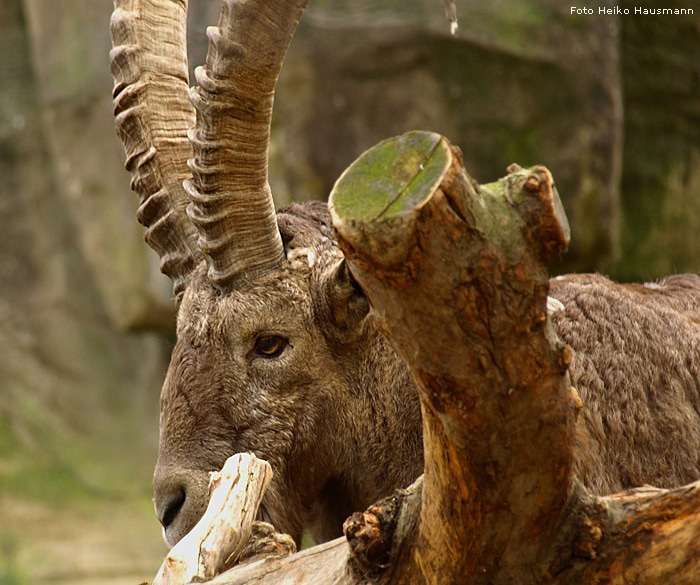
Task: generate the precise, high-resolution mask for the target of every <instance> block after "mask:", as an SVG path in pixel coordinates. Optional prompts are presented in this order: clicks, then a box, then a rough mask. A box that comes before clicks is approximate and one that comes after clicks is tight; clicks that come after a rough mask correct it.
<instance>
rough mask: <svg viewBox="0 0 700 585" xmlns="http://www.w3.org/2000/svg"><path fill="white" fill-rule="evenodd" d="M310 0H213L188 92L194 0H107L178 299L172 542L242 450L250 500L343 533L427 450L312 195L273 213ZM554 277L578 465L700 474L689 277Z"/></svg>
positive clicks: (602, 472)
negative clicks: (262, 490)
mask: <svg viewBox="0 0 700 585" xmlns="http://www.w3.org/2000/svg"><path fill="white" fill-rule="evenodd" d="M305 4H306V0H275V1H274V2H270V1H269V0H268V1H267V2H264V1H262V0H261V1H258V2H256V1H254V0H224V2H223V10H222V16H221V20H220V22H219V26H218V27H217V28H211V29H210V30H209V31H208V34H209V38H210V41H211V44H210V48H209V55H208V57H207V65H206V67H205V68H199V69H198V70H197V82H198V83H199V87H198V88H196V89H193V90H192V91H191V92H190V98H191V102H192V103H193V104H194V108H193V107H192V106H191V105H190V100H189V99H188V80H187V64H186V41H185V21H186V11H187V4H186V1H185V0H116V6H117V8H116V10H115V12H114V15H113V18H112V34H113V41H114V45H115V48H114V49H113V51H112V54H111V59H112V71H113V74H114V77H115V90H114V95H115V112H116V117H117V122H116V124H117V131H118V133H119V135H120V137H121V138H122V140H123V141H124V144H125V149H126V153H127V165H126V166H127V168H128V169H129V170H130V171H131V172H132V177H133V178H132V187H133V188H134V189H135V190H136V191H137V193H138V195H139V198H140V207H139V213H138V217H139V220H140V221H141V222H142V223H143V224H144V225H145V226H146V227H147V231H146V240H147V242H148V243H149V244H150V245H151V246H152V247H153V248H154V249H155V250H156V251H157V252H158V253H159V254H160V256H161V270H162V271H163V272H164V273H165V274H167V275H168V276H169V277H170V278H171V279H172V280H173V284H174V292H175V296H176V298H177V300H178V303H179V313H178V323H177V336H178V340H177V344H176V346H175V349H174V351H173V354H172V359H171V363H170V367H169V370H168V374H167V377H166V380H165V384H164V386H163V390H162V394H161V420H160V446H159V456H158V464H157V467H156V473H155V478H154V488H155V499H156V511H157V514H158V517H159V519H160V521H161V522H162V524H163V526H164V530H165V536H166V540H167V541H168V543H170V544H171V545H172V544H174V543H175V542H177V541H178V540H179V539H180V538H181V537H182V536H183V535H184V534H185V533H186V532H188V531H189V529H190V528H192V526H194V524H195V523H196V522H197V520H198V519H199V517H200V516H201V514H202V511H203V510H204V508H205V506H206V503H207V498H208V494H207V481H208V473H209V472H211V471H214V470H217V469H219V468H220V467H221V466H222V464H223V463H224V461H225V460H226V459H227V458H228V457H229V456H230V455H232V454H234V453H236V452H241V451H252V452H254V453H255V454H256V455H258V456H259V457H262V458H264V459H267V460H268V461H269V462H270V464H271V465H272V467H273V470H274V473H275V475H274V478H273V481H272V484H271V485H270V488H269V490H268V492H267V494H266V496H265V499H264V501H263V505H262V508H261V516H262V518H263V519H265V520H268V521H270V522H272V523H273V524H274V525H275V527H276V528H277V530H279V531H283V532H287V533H289V534H291V535H292V536H293V537H294V538H295V539H296V540H297V542H299V540H300V538H301V534H302V530H303V529H304V527H305V526H309V527H310V529H311V532H312V535H313V536H314V537H315V538H316V539H317V540H325V539H328V538H331V537H333V536H336V535H339V534H340V531H341V525H342V521H343V520H344V519H345V517H346V516H348V515H349V514H350V513H351V512H353V511H355V510H360V509H364V508H365V507H366V506H367V505H369V504H370V503H371V502H372V501H374V500H376V499H378V498H380V497H381V496H384V495H387V494H389V493H391V492H392V491H393V490H394V489H396V488H397V487H402V486H405V485H408V484H409V483H410V482H411V481H412V480H413V479H415V478H416V476H417V475H419V474H420V473H421V471H422V467H423V460H422V438H421V423H420V409H419V403H418V398H417V391H416V388H415V386H414V385H413V382H412V380H411V379H410V377H409V375H408V374H407V371H406V369H405V368H404V366H403V365H402V363H401V362H400V360H399V359H398V358H397V357H396V355H395V354H394V352H393V351H392V349H391V348H390V347H389V346H388V344H387V342H386V340H385V339H384V338H383V337H382V335H381V334H380V333H379V332H378V331H377V330H376V327H375V326H374V323H373V319H372V315H371V312H369V309H368V304H367V301H366V299H365V298H364V296H363V294H362V291H360V290H359V289H358V288H357V286H356V284H355V283H354V282H353V279H352V277H351V275H350V274H349V272H348V269H347V267H346V265H345V262H344V260H343V257H342V254H341V252H340V251H339V249H338V246H337V244H336V242H335V241H334V239H333V236H332V232H331V227H330V219H329V214H328V210H327V208H326V206H325V204H323V203H311V204H307V205H304V206H302V205H294V206H292V207H291V208H289V209H287V210H283V211H281V212H280V213H279V214H277V215H275V213H274V206H273V202H272V198H271V195H270V191H269V187H268V184H267V159H268V154H267V150H268V142H269V131H270V117H271V111H272V96H273V93H274V87H275V82H276V79H277V75H278V73H279V70H280V67H281V64H282V59H283V57H284V54H285V51H286V48H287V45H288V43H289V41H290V40H291V38H292V35H293V33H294V29H295V27H296V25H297V23H298V21H299V19H300V17H301V14H302V12H303V9H304V7H305ZM195 118H196V124H195ZM193 125H194V129H192V130H190V131H189V134H188V129H189V128H191V127H192V126H193ZM188 159H191V160H190V162H189V166H188V162H187V161H188ZM185 210H187V211H185ZM552 290H553V296H555V297H556V298H558V299H559V300H560V301H561V302H562V304H563V307H564V309H563V310H561V311H558V312H557V313H556V314H554V315H553V317H552V319H553V322H554V325H555V327H556V329H557V331H558V333H559V334H560V336H561V337H562V338H563V340H564V341H565V342H567V343H569V344H570V345H571V346H572V347H573V348H574V349H575V350H576V352H577V353H576V355H575V356H574V361H573V362H572V364H571V369H572V382H573V383H574V385H575V386H576V387H577V388H578V391H579V394H580V396H581V400H582V404H583V412H582V416H581V417H580V418H579V424H578V427H577V440H578V442H579V445H578V450H577V458H576V463H575V467H576V473H577V474H578V476H579V478H581V480H582V481H583V482H584V483H585V484H586V485H587V486H588V487H589V488H591V489H592V490H593V491H596V492H598V493H602V492H607V491H613V490H619V489H622V488H624V487H629V486H631V485H639V484H642V483H654V484H656V485H663V486H672V485H678V484H684V483H687V482H688V481H690V480H692V479H695V478H697V477H698V476H700V456H699V454H700V414H699V413H700V399H699V396H700V390H699V388H698V386H699V384H700V357H699V356H698V351H697V348H698V347H700V333H699V332H698V323H700V279H698V278H697V277H695V276H686V277H677V278H676V279H669V280H668V282H666V283H663V284H660V285H655V286H651V287H644V286H636V287H635V286H630V287H625V286H622V285H616V284H614V283H611V282H610V281H608V280H606V279H604V278H602V277H599V276H595V275H593V276H581V277H570V278H566V279H562V280H556V281H554V282H553V284H552Z"/></svg>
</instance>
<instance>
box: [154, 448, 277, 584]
mask: <svg viewBox="0 0 700 585" xmlns="http://www.w3.org/2000/svg"><path fill="white" fill-rule="evenodd" d="M271 479H272V469H271V468H270V465H269V464H268V463H267V462H266V461H263V460H261V459H258V458H257V457H255V455H253V454H252V453H239V454H237V455H233V456H232V457H229V458H228V459H227V460H226V463H225V464H224V467H223V468H222V470H221V471H220V472H215V473H212V475H211V479H210V480H209V490H210V499H209V505H208V507H207V510H206V512H205V513H204V516H202V518H201V519H200V521H199V522H198V523H197V524H196V526H195V527H194V528H193V529H192V530H191V531H190V532H189V533H188V534H187V535H186V536H185V537H184V538H183V539H182V540H181V541H180V542H178V543H177V544H176V545H175V546H174V547H173V548H172V549H171V550H170V553H169V554H168V556H167V557H166V558H165V561H163V565H162V566H161V568H160V571H159V572H158V575H157V576H156V578H155V580H154V581H153V585H181V584H184V583H189V582H190V581H195V580H199V581H203V580H206V579H211V578H212V577H214V575H216V574H218V573H220V572H221V571H222V570H224V569H225V568H226V567H227V566H231V565H232V564H233V563H235V562H236V561H237V560H238V557H239V555H240V553H241V551H243V549H244V547H245V546H246V545H247V544H248V540H249V538H250V535H251V531H252V525H253V521H254V520H255V516H256V514H257V513H258V507H259V506H260V502H261V500H262V497H263V495H264V493H265V490H266V489H267V486H268V485H269V483H270V480H271Z"/></svg>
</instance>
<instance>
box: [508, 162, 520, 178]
mask: <svg viewBox="0 0 700 585" xmlns="http://www.w3.org/2000/svg"><path fill="white" fill-rule="evenodd" d="M522 170H523V167H521V166H520V165H519V164H517V163H512V164H510V165H508V168H506V174H507V175H512V174H513V173H517V172H518V171H522Z"/></svg>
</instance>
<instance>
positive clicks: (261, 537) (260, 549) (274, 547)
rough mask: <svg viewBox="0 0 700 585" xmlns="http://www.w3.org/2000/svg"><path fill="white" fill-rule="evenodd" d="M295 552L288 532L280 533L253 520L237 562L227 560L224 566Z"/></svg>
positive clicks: (270, 525)
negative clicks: (248, 537) (248, 538)
mask: <svg viewBox="0 0 700 585" xmlns="http://www.w3.org/2000/svg"><path fill="white" fill-rule="evenodd" d="M295 552H297V546H296V544H295V543H294V539H293V538H292V537H291V536H289V534H281V533H279V532H277V531H276V530H275V528H274V526H272V524H269V523H267V522H259V521H256V522H253V525H252V527H251V535H250V540H249V541H248V544H246V546H245V548H244V549H243V551H242V552H241V554H240V557H239V558H238V562H237V563H233V562H230V561H232V559H229V560H228V561H227V564H226V565H225V567H226V568H229V567H230V566H233V564H239V565H242V564H248V563H251V562H253V561H256V560H258V559H260V558H269V557H276V558H279V557H286V556H288V555H291V554H294V553H295Z"/></svg>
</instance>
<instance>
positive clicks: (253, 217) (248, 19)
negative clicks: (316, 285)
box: [185, 0, 308, 290]
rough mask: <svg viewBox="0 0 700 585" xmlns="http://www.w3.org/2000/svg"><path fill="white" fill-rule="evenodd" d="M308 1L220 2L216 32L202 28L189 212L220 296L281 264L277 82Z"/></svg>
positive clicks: (194, 94) (194, 97)
mask: <svg viewBox="0 0 700 585" xmlns="http://www.w3.org/2000/svg"><path fill="white" fill-rule="evenodd" d="M307 2H308V0H275V1H274V2H270V1H268V2H263V1H254V0H224V1H223V2H222V12H221V17H220V19H219V23H218V26H217V27H210V28H209V29H208V30H207V35H208V37H209V52H208V54H207V60H206V65H205V66H204V67H199V68H197V69H196V71H195V75H196V78H197V83H198V84H199V86H198V87H196V88H193V89H192V90H191V91H190V100H191V103H192V105H193V106H194V108H195V110H196V112H197V122H196V125H195V127H194V129H193V130H191V131H190V133H189V138H190V142H191V144H192V147H193V150H194V157H193V158H192V159H191V160H190V162H189V165H190V169H191V171H192V181H191V182H187V183H186V184H185V188H186V190H187V193H188V195H189V197H190V200H191V203H190V206H189V208H188V214H189V217H190V219H191V221H192V223H193V224H194V225H195V226H196V228H197V230H198V232H199V246H200V249H201V250H202V252H203V253H204V255H205V257H206V259H207V263H208V266H209V271H208V274H209V278H210V280H211V281H212V282H213V283H214V284H216V285H217V286H218V287H219V288H221V289H223V290H227V289H230V288H232V287H233V286H234V284H235V282H236V281H237V280H239V279H243V280H247V279H248V278H251V277H256V276H257V275H259V274H262V273H266V272H269V271H271V270H274V269H275V268H277V267H279V265H280V263H281V262H282V261H283V259H284V246H283V243H282V238H281V236H280V234H279V230H278V227H277V218H276V214H275V209H274V202H273V199H272V193H271V192H270V187H269V184H268V150H269V140H270V123H271V119H272V105H273V100H274V89H275V85H276V83H277V77H278V75H279V72H280V69H281V67H282V61H283V60H284V56H285V54H286V52H287V48H288V46H289V43H290V42H291V39H292V37H293V35H294V31H295V30H296V27H297V25H298V23H299V20H300V19H301V15H302V14H303V11H304V8H305V7H306V4H307Z"/></svg>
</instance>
